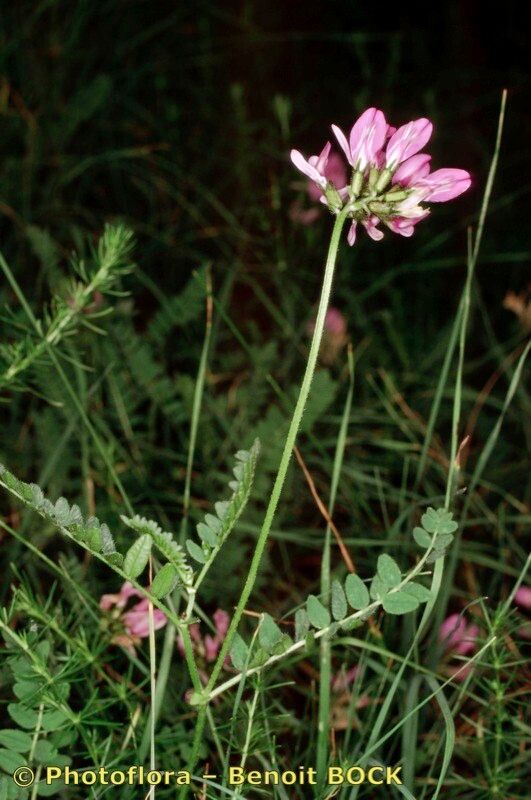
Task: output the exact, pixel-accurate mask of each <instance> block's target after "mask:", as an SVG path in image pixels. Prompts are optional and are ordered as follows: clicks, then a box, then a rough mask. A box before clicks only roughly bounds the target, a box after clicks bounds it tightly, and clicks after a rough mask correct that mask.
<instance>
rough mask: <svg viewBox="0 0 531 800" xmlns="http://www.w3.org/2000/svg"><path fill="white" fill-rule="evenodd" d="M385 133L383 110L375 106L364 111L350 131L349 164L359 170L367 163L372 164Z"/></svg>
mask: <svg viewBox="0 0 531 800" xmlns="http://www.w3.org/2000/svg"><path fill="white" fill-rule="evenodd" d="M386 135H387V122H386V121H385V117H384V114H383V112H382V111H380V110H379V109H377V108H368V109H367V110H366V111H364V112H363V114H362V115H361V117H359V119H357V120H356V122H355V123H354V125H353V127H352V130H351V131H350V156H351V159H352V161H351V164H353V166H357V167H358V169H360V170H363V169H365V167H366V166H367V165H368V164H374V163H375V162H376V158H377V155H378V153H379V151H380V150H381V148H382V147H383V145H384V142H385V138H386Z"/></svg>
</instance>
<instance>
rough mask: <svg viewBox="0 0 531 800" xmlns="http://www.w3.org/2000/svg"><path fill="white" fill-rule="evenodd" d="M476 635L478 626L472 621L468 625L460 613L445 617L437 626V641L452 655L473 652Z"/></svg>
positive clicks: (477, 634)
mask: <svg viewBox="0 0 531 800" xmlns="http://www.w3.org/2000/svg"><path fill="white" fill-rule="evenodd" d="M478 636H479V628H478V626H477V625H474V624H473V623H471V624H470V625H469V624H468V623H467V622H466V620H465V618H464V617H463V616H462V615H461V614H451V615H450V616H449V617H446V619H445V620H444V622H443V623H442V625H441V627H440V628H439V641H440V642H441V644H442V645H443V647H444V649H445V650H446V651H447V652H448V653H450V654H452V655H458V656H465V655H467V653H471V652H473V651H474V650H475V649H476V641H477V638H478Z"/></svg>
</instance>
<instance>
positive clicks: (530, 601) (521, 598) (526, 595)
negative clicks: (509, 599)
mask: <svg viewBox="0 0 531 800" xmlns="http://www.w3.org/2000/svg"><path fill="white" fill-rule="evenodd" d="M514 599H515V602H516V603H518V605H519V606H522V608H525V609H527V611H529V610H531V589H530V588H529V587H528V586H520V588H519V589H517V590H516V594H515V596H514Z"/></svg>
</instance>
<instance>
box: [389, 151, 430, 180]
mask: <svg viewBox="0 0 531 800" xmlns="http://www.w3.org/2000/svg"><path fill="white" fill-rule="evenodd" d="M430 161H431V156H429V155H427V153H418V155H416V156H411V158H408V159H407V160H406V161H403V162H402V164H400V166H399V167H398V169H397V170H396V172H395V174H394V175H393V181H392V182H393V183H394V184H396V183H399V184H400V185H401V186H412V185H413V184H414V183H415V182H416V181H417V180H419V179H420V178H425V177H426V175H428V173H429V171H430Z"/></svg>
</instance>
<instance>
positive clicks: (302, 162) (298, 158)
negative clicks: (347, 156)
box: [290, 142, 332, 189]
mask: <svg viewBox="0 0 531 800" xmlns="http://www.w3.org/2000/svg"><path fill="white" fill-rule="evenodd" d="M331 147H332V145H331V144H330V142H327V143H326V144H325V146H324V147H323V149H322V150H321V152H320V154H319V155H318V156H310V158H308V159H306V158H304V156H303V155H302V153H299V151H298V150H292V151H291V153H290V158H291V160H292V161H293V163H294V164H295V166H296V167H297V169H298V170H299V171H300V172H302V174H303V175H306V177H307V178H310V180H311V181H313V182H314V183H316V184H317V186H319V188H320V189H326V184H327V179H326V174H325V170H326V166H327V163H328V156H329V155H330V149H331Z"/></svg>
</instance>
